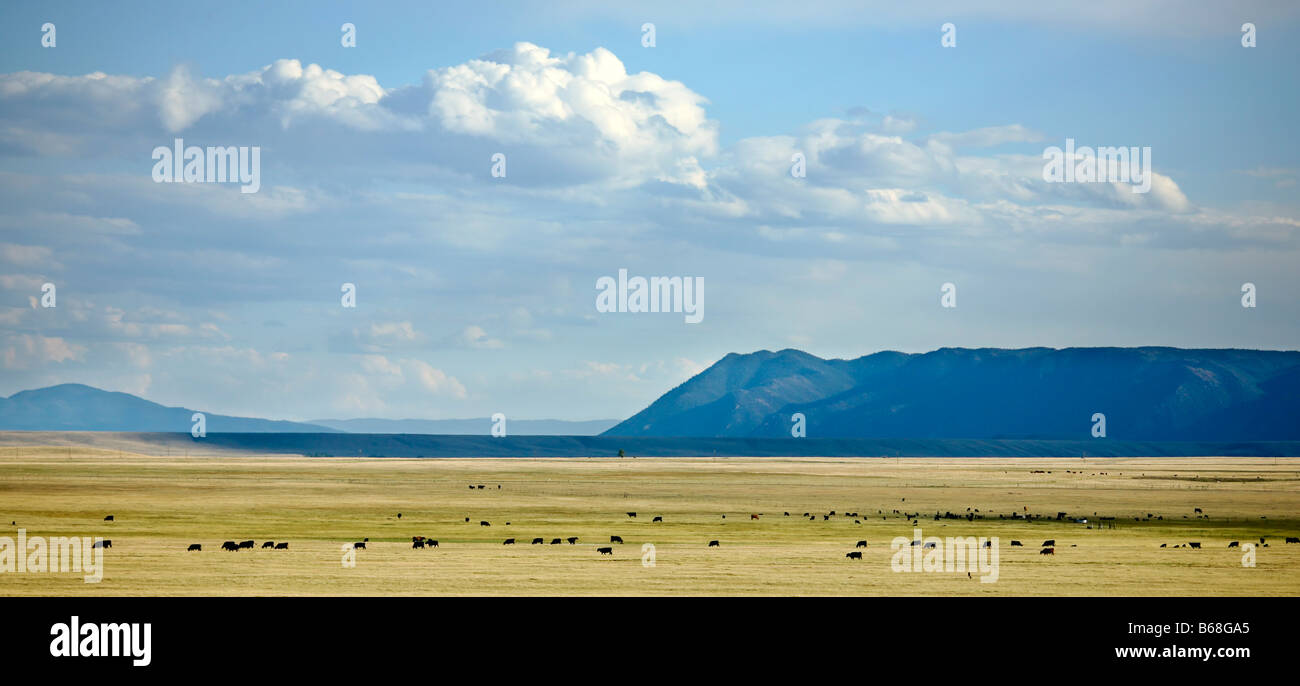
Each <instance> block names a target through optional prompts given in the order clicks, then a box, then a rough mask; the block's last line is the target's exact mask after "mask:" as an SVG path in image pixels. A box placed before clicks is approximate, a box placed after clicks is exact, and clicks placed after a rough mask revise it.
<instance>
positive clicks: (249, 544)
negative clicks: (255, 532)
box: [239, 541, 257, 550]
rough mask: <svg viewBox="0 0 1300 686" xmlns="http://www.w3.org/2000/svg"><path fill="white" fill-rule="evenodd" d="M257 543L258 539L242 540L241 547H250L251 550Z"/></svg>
mask: <svg viewBox="0 0 1300 686" xmlns="http://www.w3.org/2000/svg"><path fill="white" fill-rule="evenodd" d="M255 545H257V542H256V541H240V542H239V547H240V548H248V549H249V550H252V549H253V546H255Z"/></svg>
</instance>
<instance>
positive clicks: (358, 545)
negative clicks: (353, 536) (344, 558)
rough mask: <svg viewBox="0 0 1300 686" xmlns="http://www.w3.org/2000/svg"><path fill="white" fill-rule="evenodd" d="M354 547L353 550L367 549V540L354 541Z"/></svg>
mask: <svg viewBox="0 0 1300 686" xmlns="http://www.w3.org/2000/svg"><path fill="white" fill-rule="evenodd" d="M352 549H353V550H365V549H366V542H365V541H357V542H356V543H353V544H352Z"/></svg>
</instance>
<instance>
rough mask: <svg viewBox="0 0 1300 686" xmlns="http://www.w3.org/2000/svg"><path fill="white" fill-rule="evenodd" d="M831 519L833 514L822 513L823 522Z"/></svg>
mask: <svg viewBox="0 0 1300 686" xmlns="http://www.w3.org/2000/svg"><path fill="white" fill-rule="evenodd" d="M754 519H758V517H755V518H754ZM830 520H831V516H830V515H822V521H823V522H829V521H830Z"/></svg>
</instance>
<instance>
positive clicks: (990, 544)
mask: <svg viewBox="0 0 1300 686" xmlns="http://www.w3.org/2000/svg"><path fill="white" fill-rule="evenodd" d="M984 547H985V548H992V547H993V541H984Z"/></svg>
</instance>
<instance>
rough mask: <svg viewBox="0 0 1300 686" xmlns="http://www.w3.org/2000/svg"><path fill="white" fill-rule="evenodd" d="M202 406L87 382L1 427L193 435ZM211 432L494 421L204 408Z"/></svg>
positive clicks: (23, 407) (0, 418)
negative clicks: (252, 413) (286, 415)
mask: <svg viewBox="0 0 1300 686" xmlns="http://www.w3.org/2000/svg"><path fill="white" fill-rule="evenodd" d="M196 411H199V410H191V409H188V408H184V407H165V406H163V405H159V404H158V403H154V402H150V401H148V400H145V399H144V398H140V397H138V396H134V395H131V394H130V393H117V392H113V391H105V390H101V389H98V388H95V387H93V386H86V385H83V384H60V385H58V386H50V387H48V388H38V389H35V390H31V391H22V392H19V393H15V394H13V395H12V396H10V397H8V398H0V431H129V432H179V433H188V432H189V430H190V427H191V426H192V425H193V422H192V421H191V420H190V418H191V417H192V416H193V415H194V413H195V412H196ZM204 421H205V422H206V424H207V432H208V433H209V434H212V433H365V434H441V435H457V434H459V435H474V434H479V435H485V436H486V435H488V432H489V430H490V429H491V427H492V420H491V419H489V418H487V417H484V418H482V419H321V420H318V421H312V422H307V423H304V422H290V421H284V420H270V419H257V418H251V417H229V416H226V415H221V414H211V413H208V412H204ZM617 423H618V420H617V419H599V420H593V421H585V422H568V421H562V420H556V419H513V420H507V423H506V429H507V430H508V432H509V433H510V434H512V435H515V434H517V435H529V436H594V435H596V434H599V433H600V432H602V431H604V430H606V429H608V428H609V427H611V426H613V425H615V424H617Z"/></svg>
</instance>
